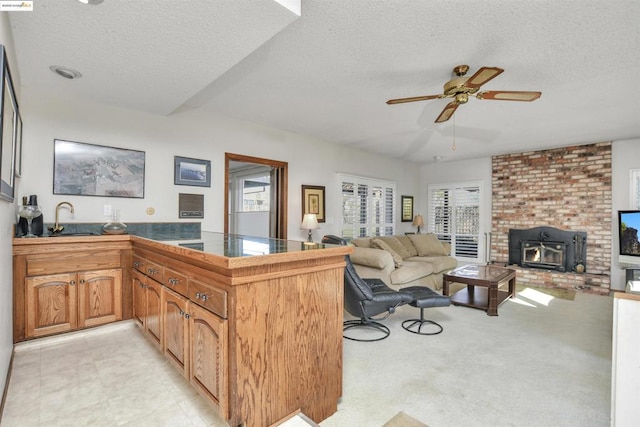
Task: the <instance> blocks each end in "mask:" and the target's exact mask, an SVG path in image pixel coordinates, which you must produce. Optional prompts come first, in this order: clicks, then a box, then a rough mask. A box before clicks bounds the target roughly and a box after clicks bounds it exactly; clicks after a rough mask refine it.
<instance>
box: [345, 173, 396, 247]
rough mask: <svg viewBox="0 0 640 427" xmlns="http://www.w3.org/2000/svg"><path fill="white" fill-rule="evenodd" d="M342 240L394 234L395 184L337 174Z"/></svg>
mask: <svg viewBox="0 0 640 427" xmlns="http://www.w3.org/2000/svg"><path fill="white" fill-rule="evenodd" d="M339 177H340V185H341V194H342V227H341V234H342V237H344V238H347V239H353V238H355V237H368V236H385V235H392V234H393V233H394V231H395V209H394V206H395V183H393V182H387V181H379V180H372V179H369V178H363V177H356V176H350V175H342V174H340V175H339Z"/></svg>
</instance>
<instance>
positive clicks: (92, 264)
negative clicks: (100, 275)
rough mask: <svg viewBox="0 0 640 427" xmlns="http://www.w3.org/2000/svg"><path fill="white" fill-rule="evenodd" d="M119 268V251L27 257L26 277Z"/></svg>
mask: <svg viewBox="0 0 640 427" xmlns="http://www.w3.org/2000/svg"><path fill="white" fill-rule="evenodd" d="M111 268H120V250H117V249H115V250H107V251H104V250H100V251H85V252H64V253H55V254H39V255H29V256H28V257H27V276H41V275H45V274H47V275H48V274H56V273H69V272H75V271H90V270H107V269H111Z"/></svg>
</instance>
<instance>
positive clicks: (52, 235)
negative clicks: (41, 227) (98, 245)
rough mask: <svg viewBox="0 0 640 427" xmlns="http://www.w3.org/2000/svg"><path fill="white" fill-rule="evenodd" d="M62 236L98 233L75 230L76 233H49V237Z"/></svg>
mask: <svg viewBox="0 0 640 427" xmlns="http://www.w3.org/2000/svg"><path fill="white" fill-rule="evenodd" d="M64 236H99V234H98V233H93V232H77V233H71V232H69V233H55V234H49V237H64Z"/></svg>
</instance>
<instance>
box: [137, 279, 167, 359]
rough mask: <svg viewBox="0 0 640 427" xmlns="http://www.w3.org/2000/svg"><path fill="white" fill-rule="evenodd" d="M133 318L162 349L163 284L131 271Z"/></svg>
mask: <svg viewBox="0 0 640 427" xmlns="http://www.w3.org/2000/svg"><path fill="white" fill-rule="evenodd" d="M131 280H132V282H133V318H134V320H135V321H136V323H137V324H138V326H139V327H140V328H141V329H142V330H143V331H144V332H145V334H147V337H148V338H149V339H150V340H151V342H152V343H153V344H154V345H155V346H156V347H157V348H158V349H159V350H161V349H162V285H160V283H158V282H156V281H155V280H153V279H151V278H149V277H146V276H144V275H142V274H140V273H139V272H137V271H134V272H132V273H131Z"/></svg>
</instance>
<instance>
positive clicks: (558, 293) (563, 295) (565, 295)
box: [516, 284, 576, 301]
mask: <svg viewBox="0 0 640 427" xmlns="http://www.w3.org/2000/svg"><path fill="white" fill-rule="evenodd" d="M525 289H532V290H534V291H536V292H542V293H543V294H547V295H550V296H552V297H554V298H560V299H566V300H569V301H573V300H574V299H575V297H576V291H574V290H573V289H563V288H544V287H538V286H524V285H518V284H517V285H516V292H517V293H520V292H522V291H524V290H525Z"/></svg>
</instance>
